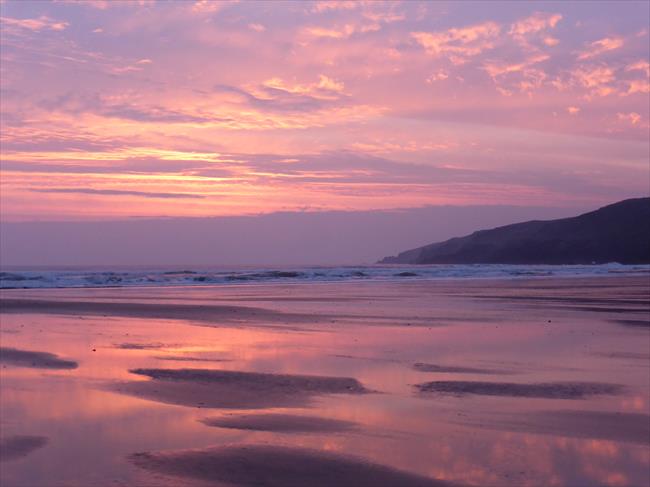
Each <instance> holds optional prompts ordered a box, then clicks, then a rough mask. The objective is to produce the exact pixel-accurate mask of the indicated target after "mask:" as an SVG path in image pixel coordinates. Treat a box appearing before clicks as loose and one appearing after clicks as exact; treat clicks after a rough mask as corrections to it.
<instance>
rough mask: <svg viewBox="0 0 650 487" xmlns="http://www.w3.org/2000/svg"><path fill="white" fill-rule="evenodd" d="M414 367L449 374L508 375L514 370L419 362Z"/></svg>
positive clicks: (419, 369)
mask: <svg viewBox="0 0 650 487" xmlns="http://www.w3.org/2000/svg"><path fill="white" fill-rule="evenodd" d="M413 369H415V370H418V371H420V372H441V373H447V374H487V375H507V374H513V373H514V372H511V371H507V370H495V369H478V368H475V367H456V366H453V365H437V364H426V363H422V362H418V363H416V364H413Z"/></svg>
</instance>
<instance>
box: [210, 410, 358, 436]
mask: <svg viewBox="0 0 650 487" xmlns="http://www.w3.org/2000/svg"><path fill="white" fill-rule="evenodd" d="M201 422H202V423H204V424H206V425H208V426H216V427H218V428H231V429H240V430H254V431H275V432H280V433H309V432H328V433H334V432H337V431H349V430H352V429H354V428H355V427H356V423H353V422H351V421H342V420H339V419H330V418H319V417H317V416H299V415H293V414H244V415H238V416H223V417H218V418H206V419H203V420H201Z"/></svg>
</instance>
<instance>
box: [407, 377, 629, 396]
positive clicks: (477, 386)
mask: <svg viewBox="0 0 650 487" xmlns="http://www.w3.org/2000/svg"><path fill="white" fill-rule="evenodd" d="M415 387H416V388H417V389H418V390H419V391H420V392H423V393H431V392H437V393H442V394H453V395H459V396H464V395H467V394H476V395H481V396H506V397H538V398H546V399H584V398H586V397H589V396H596V395H603V394H620V393H621V392H622V391H623V386H620V385H617V384H605V383H596V382H548V383H537V384H517V383H513V382H470V381H435V382H426V383H424V384H417V385H416V386H415Z"/></svg>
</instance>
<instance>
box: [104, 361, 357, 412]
mask: <svg viewBox="0 0 650 487" xmlns="http://www.w3.org/2000/svg"><path fill="white" fill-rule="evenodd" d="M131 372H132V373H134V374H139V375H145V376H147V377H150V378H151V379H152V380H150V381H134V382H122V383H117V384H115V385H113V386H112V387H111V390H113V391H116V392H121V393H125V394H129V395H133V396H136V397H141V398H144V399H149V400H152V401H158V402H163V403H167V404H177V405H181V406H194V407H206V408H225V409H258V408H268V407H302V406H305V405H307V404H309V403H310V401H311V400H312V398H313V396H315V395H320V394H364V393H367V392H370V391H368V390H367V389H366V388H364V387H363V386H362V385H361V384H360V383H359V382H358V381H357V380H356V379H352V378H348V377H325V376H312V375H286V374H263V373H257V372H239V371H229V370H210V369H135V370H131Z"/></svg>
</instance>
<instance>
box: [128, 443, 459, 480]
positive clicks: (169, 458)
mask: <svg viewBox="0 0 650 487" xmlns="http://www.w3.org/2000/svg"><path fill="white" fill-rule="evenodd" d="M129 460H130V461H131V462H133V463H134V464H135V465H137V466H138V467H141V468H144V469H146V470H149V471H153V472H156V473H160V474H165V475H173V476H178V477H185V478H194V479H199V480H204V481H208V482H213V483H217V484H219V485H221V484H222V483H223V484H228V485H237V486H265V487H305V486H309V487H333V486H341V487H352V486H354V487H357V486H372V487H398V486H399V487H420V486H422V487H425V486H427V487H436V486H437V487H442V486H449V485H451V484H448V483H446V482H442V481H438V480H434V479H430V478H427V477H421V476H419V475H415V474H411V473H408V472H403V471H400V470H396V469H393V468H391V467H387V466H384V465H378V464H375V463H371V462H367V461H364V460H361V459H357V458H351V457H346V456H342V455H336V454H333V453H328V452H321V451H315V450H307V449H299V448H287V447H279V446H266V445H251V446H233V447H219V448H208V449H204V450H184V451H183V450H181V451H172V452H161V453H136V454H134V455H131V456H129Z"/></svg>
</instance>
